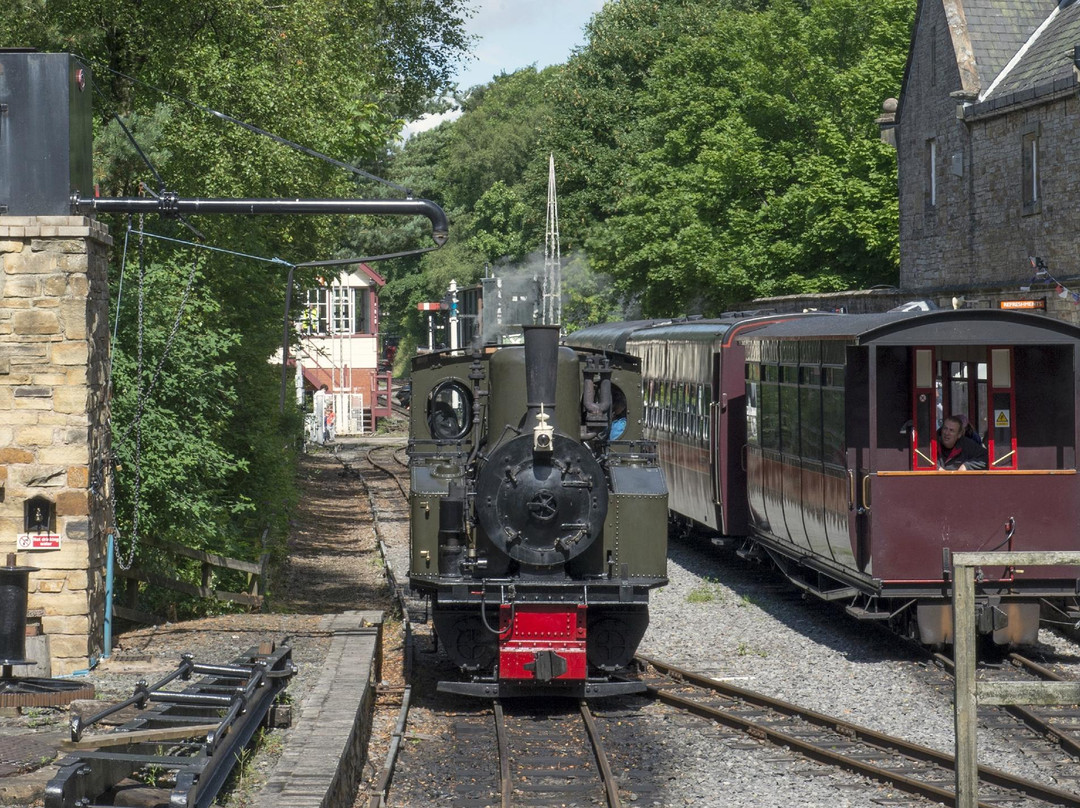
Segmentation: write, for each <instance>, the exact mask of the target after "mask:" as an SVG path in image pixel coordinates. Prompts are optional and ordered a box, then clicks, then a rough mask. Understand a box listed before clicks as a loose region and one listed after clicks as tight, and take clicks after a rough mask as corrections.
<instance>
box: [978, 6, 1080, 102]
mask: <svg viewBox="0 0 1080 808" xmlns="http://www.w3.org/2000/svg"><path fill="white" fill-rule="evenodd" d="M1077 45H1080V3H1075V2H1072V3H1070V4H1068V5H1065V4H1062V6H1061V7H1060V9H1059V11H1058V13H1057V15H1056V16H1055V17H1054V19H1053V20H1051V21H1050V23H1049V24H1048V25H1047V26H1046V28H1045V29H1044V30H1043V31H1041V32H1039V35H1038V37H1036V38H1035V39H1033V40H1032V41H1031V44H1030V45H1029V47H1028V50H1027V51H1026V52H1025V53H1024V54H1023V56H1021V58H1020V61H1019V62H1017V64H1016V65H1014V66H1013V67H1012V69H1011V70H1009V72H1008V73H1007V74H1006V75H1005V76H1004V77H1003V78H1002V80H1001V81H1000V82H999V83H998V86H997V87H995V88H994V91H993V93H992V94H991V96H990V97H992V98H993V97H998V98H1000V97H1002V96H1005V95H1009V94H1011V93H1018V92H1021V91H1023V90H1027V89H1034V88H1035V87H1037V86H1039V85H1045V84H1048V83H1051V82H1055V81H1058V80H1060V79H1069V80H1071V79H1072V78H1073V48H1075V47H1076V46H1077Z"/></svg>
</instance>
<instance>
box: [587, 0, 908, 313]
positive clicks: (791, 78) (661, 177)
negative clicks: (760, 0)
mask: <svg viewBox="0 0 1080 808" xmlns="http://www.w3.org/2000/svg"><path fill="white" fill-rule="evenodd" d="M620 5H623V4H620ZM710 5H711V4H707V3H702V4H698V9H697V11H698V12H699V14H700V12H702V11H706V10H710V9H709V6H710ZM609 8H610V7H609ZM606 12H607V9H605V12H604V13H602V14H601V15H599V17H600V18H602V17H603V16H604V14H606ZM711 12H712V13H711V14H708V15H706V16H705V17H704V18H703V17H702V16H697V17H696V19H697V20H698V21H699V22H704V23H706V24H703V25H700V26H698V27H697V28H696V29H693V30H687V28H685V27H684V28H683V29H682V32H681V33H680V34H679V35H678V37H677V39H676V41H675V42H672V43H671V44H670V45H669V46H668V47H667V48H665V49H664V50H663V53H662V54H660V55H657V56H656V58H655V59H654V60H653V61H652V62H651V63H649V64H648V68H647V70H642V69H641V64H640V60H637V59H635V58H634V57H635V56H636V55H637V54H638V53H639V51H638V50H635V49H634V48H632V47H630V46H629V45H627V46H626V47H624V49H623V51H624V57H623V58H622V60H621V62H620V64H624V63H627V62H628V63H629V64H630V65H635V66H637V68H638V70H639V72H638V74H637V76H638V78H639V79H640V90H639V91H638V92H637V93H636V103H635V105H634V109H635V112H636V115H635V118H634V124H633V126H631V127H628V128H627V129H626V130H624V131H621V132H619V131H617V132H615V133H614V137H613V139H612V142H613V143H615V144H617V145H618V146H620V147H621V148H622V149H625V148H626V146H627V144H632V146H633V152H632V157H630V159H628V160H625V159H624V160H623V161H622V162H621V164H620V166H619V169H620V172H621V178H620V181H619V182H618V183H617V184H615V187H616V190H615V191H614V193H613V194H612V196H613V197H614V198H613V199H612V200H610V201H606V202H605V201H603V200H601V201H599V202H597V203H595V204H593V206H592V209H593V211H594V212H595V213H594V215H595V216H596V218H597V219H598V220H600V221H598V222H597V223H596V224H595V225H594V226H593V227H592V228H591V229H590V238H589V241H588V246H589V253H590V257H591V259H592V261H593V264H594V266H595V267H597V268H598V269H600V270H603V271H606V272H609V273H611V275H612V276H614V277H615V278H616V279H617V282H618V283H619V285H620V287H621V288H623V289H624V290H626V291H627V292H631V293H638V294H640V295H641V298H642V307H643V309H644V310H645V312H646V313H647V314H658V315H664V314H672V313H676V312H678V311H681V310H700V311H703V312H705V313H718V312H719V311H722V310H723V309H724V308H726V307H728V306H730V305H732V304H734V303H738V302H740V301H744V300H748V299H750V298H752V297H755V296H761V295H773V294H789V293H796V292H813V291H834V290H841V289H848V288H860V287H865V286H869V285H872V284H874V283H881V282H887V281H890V280H893V279H895V273H896V270H897V266H898V257H899V253H898V246H897V244H898V242H897V217H898V212H897V204H896V180H895V172H896V168H895V151H894V150H892V149H890V148H888V147H886V146H885V145H884V144H882V143H881V142H880V140H879V139H878V135H877V131H876V127H875V125H874V119H875V117H876V115H877V113H878V110H880V106H881V101H882V100H883V99H884V98H886V97H888V96H889V95H896V94H897V93H898V90H899V82H900V76H901V72H902V69H903V61H904V56H905V45H904V43H905V38H906V34H907V31H908V27H909V25H910V12H911V8H910V3H908V2H906V0H903V2H901V1H900V0H895V1H894V0H884V2H879V3H877V4H873V5H867V4H857V3H854V2H850V0H818V2H814V3H811V4H809V6H804V5H802V4H799V3H794V2H791V0H772V2H769V3H767V4H765V5H764V6H763V7H762V8H761V9H760V10H758V9H751V10H747V11H739V10H734V9H731V8H719V7H714V8H712V9H711ZM688 18H689V17H686V16H684V17H683V19H688ZM601 23H604V21H603V20H600V23H598V24H595V26H596V27H597V29H598V30H607V28H606V24H601ZM641 36H643V37H644V38H645V39H646V40H649V39H650V37H652V36H655V34H652V33H646V34H641ZM595 47H596V43H595V41H594V42H592V43H590V47H589V48H587V49H586V51H585V53H584V54H582V58H583V59H586V60H588V59H592V58H593V57H592V56H591V51H592V50H593V49H594V48H595ZM601 56H606V53H602V54H601ZM624 74H626V75H629V71H624ZM624 83H625V84H628V85H632V84H633V82H630V81H629V80H626V81H625V82H624ZM628 103H629V102H628ZM592 163H593V165H594V166H595V165H597V164H600V163H601V159H600V158H597V159H596V160H594V161H592ZM613 184H614V183H613Z"/></svg>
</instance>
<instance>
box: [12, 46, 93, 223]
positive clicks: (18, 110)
mask: <svg viewBox="0 0 1080 808" xmlns="http://www.w3.org/2000/svg"><path fill="white" fill-rule="evenodd" d="M92 94H93V88H92V87H91V83H90V68H89V67H88V66H87V65H86V64H84V63H83V62H81V61H79V60H78V59H76V58H75V57H74V56H71V55H70V54H67V53H27V52H23V51H2V50H0V215H6V216H70V215H71V194H72V192H73V191H78V192H79V194H80V195H81V196H83V197H89V196H93V185H92V183H93V172H92V166H91V161H92V150H93V121H92V105H91V102H90V99H91V95H92Z"/></svg>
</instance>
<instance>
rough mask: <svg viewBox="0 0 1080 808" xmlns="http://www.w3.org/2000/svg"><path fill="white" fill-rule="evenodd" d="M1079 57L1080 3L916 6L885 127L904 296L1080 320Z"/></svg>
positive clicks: (1024, 0) (1008, 0)
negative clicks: (1038, 266) (1078, 215)
mask: <svg viewBox="0 0 1080 808" xmlns="http://www.w3.org/2000/svg"><path fill="white" fill-rule="evenodd" d="M1078 46H1080V4H1070V3H1062V4H1061V5H1054V4H1052V3H1047V2H1034V0H965V1H964V2H960V1H959V0H920V1H919V4H918V10H917V16H916V23H915V28H914V32H913V36H912V42H911V50H910V53H909V57H908V62H907V67H906V70H905V74H904V82H903V88H902V93H901V96H900V99H899V106H898V109H897V111H896V115H895V120H893V119H892V116H891V115H890V114H889V109H888V106H887V107H886V114H885V115H883V116H882V119H880V120H879V123H881V124H882V125H883V130H886V132H885V133H886V134H887V135H888V137H895V142H896V145H897V149H898V159H899V193H900V286H901V288H903V289H905V290H911V291H916V292H918V293H920V294H921V295H923V296H926V297H930V298H935V297H936V298H939V299H941V300H948V299H951V298H953V297H956V298H957V299H958V300H960V301H966V304H967V305H991V306H997V305H999V303H1000V301H1002V300H1011V299H1021V298H1022V299H1024V300H1025V301H1027V300H1030V301H1032V305H1035V306H1041V305H1045V306H1046V308H1047V309H1048V310H1049V311H1050V312H1051V313H1053V314H1055V315H1057V316H1062V317H1065V318H1067V319H1071V320H1073V321H1080V295H1073V294H1072V292H1080V256H1078V255H1077V250H1076V248H1075V245H1076V224H1075V221H1074V219H1073V212H1074V211H1075V210H1076V209H1077V206H1078V201H1080V171H1078V170H1077V168H1078V160H1077V157H1076V155H1078V154H1080V98H1078V92H1077V91H1078V83H1077V65H1078V58H1080V56H1078ZM893 126H895V132H892V133H888V132H887V130H888V129H889V128H891V127H893ZM1033 257H1038V258H1041V259H1042V261H1043V263H1044V264H1045V266H1046V268H1047V270H1048V274H1043V275H1040V277H1039V278H1037V279H1036V281H1035V283H1034V284H1032V278H1033V276H1034V275H1035V271H1034V268H1033V266H1032V263H1031V259H1032V258H1033ZM1051 279H1052V280H1051ZM1021 287H1029V288H1027V289H1022V288H1021Z"/></svg>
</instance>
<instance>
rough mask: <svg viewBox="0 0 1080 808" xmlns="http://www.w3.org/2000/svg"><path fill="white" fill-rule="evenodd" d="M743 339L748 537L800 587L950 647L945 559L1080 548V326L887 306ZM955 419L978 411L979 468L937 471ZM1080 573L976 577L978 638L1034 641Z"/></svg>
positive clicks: (1006, 572)
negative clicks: (942, 428)
mask: <svg viewBox="0 0 1080 808" xmlns="http://www.w3.org/2000/svg"><path fill="white" fill-rule="evenodd" d="M740 341H741V343H742V344H743V346H744V347H745V349H746V382H745V392H746V423H747V436H746V474H747V493H748V501H749V509H750V519H751V528H752V530H751V533H752V542H753V544H754V549H759V550H761V549H763V550H764V551H766V552H767V553H768V554H769V555H770V556H771V557H772V558H773V559H774V560H775V561H776V562H777V563H778V564H779V565H780V567H781V568H782V569H783V570H784V572H785V574H786V575H787V576H788V577H789V578H790V579H791V580H793V581H794V582H796V583H797V584H798V585H799V586H801V587H803V588H804V589H806V590H808V591H811V592H813V593H814V594H816V595H819V596H820V597H823V598H826V599H829V600H837V601H844V602H846V603H847V610H848V612H849V613H851V614H853V615H855V616H856V617H859V618H863V619H880V620H890V621H893V622H896V623H900V624H902V625H904V626H905V627H906V628H908V629H909V630H911V631H913V632H914V630H915V629H916V628H917V631H918V636H919V637H920V639H921V640H922V641H923V642H925V643H933V644H936V643H945V642H950V641H951V633H952V615H951V605H950V604H951V587H950V584H951V563H950V557H951V554H952V553H956V552H964V551H989V550H1027V551H1032V550H1073V551H1074V550H1076V549H1077V548H1078V547H1080V478H1078V477H1077V473H1076V447H1077V439H1078V435H1077V429H1078V423H1080V418H1078V414H1077V407H1078V404H1077V378H1078V373H1080V370H1078V363H1080V356H1078V353H1080V351H1078V346H1080V329H1078V328H1076V327H1074V326H1072V325H1069V324H1067V323H1064V322H1061V321H1057V320H1052V319H1049V318H1047V317H1041V316H1035V315H1026V314H1018V313H1012V312H1004V311H994V310H964V311H935V312H930V313H910V312H889V313H884V314H867V315H843V316H837V317H814V318H801V319H797V320H790V321H787V322H783V323H778V324H776V325H770V326H766V327H764V328H760V329H757V330H754V331H752V332H751V333H749V334H747V335H745V336H743V337H742V338H741V339H740ZM949 414H962V415H966V416H967V417H968V418H969V420H970V422H971V424H972V426H973V427H974V429H975V431H976V432H977V433H978V438H979V440H981V441H982V442H983V443H984V445H985V446H986V448H987V451H988V455H989V458H988V468H987V470H985V471H939V470H938V469H937V452H938V444H937V437H936V433H937V429H938V427H939V425H940V422H941V419H942V418H943V417H944V416H947V415H949ZM729 451H730V448H729ZM669 484H670V483H669ZM672 487H674V486H672ZM673 496H674V495H673ZM1078 579H1080V570H1078V569H1077V568H1075V567H1033V568H1030V569H1017V568H1008V569H1006V568H1000V567H998V568H986V569H984V570H982V576H981V579H980V580H979V581H978V582H977V589H978V594H979V627H980V631H981V632H982V633H983V634H986V635H991V634H992V636H993V639H994V640H995V641H996V642H999V643H1025V642H1032V641H1034V640H1035V637H1036V634H1037V631H1038V622H1039V610H1040V600H1042V599H1046V600H1048V601H1050V602H1052V603H1055V604H1056V605H1057V606H1058V607H1059V608H1062V609H1063V610H1065V611H1066V612H1069V613H1071V614H1073V615H1075V613H1076V593H1077V586H1078Z"/></svg>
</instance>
